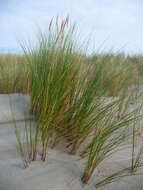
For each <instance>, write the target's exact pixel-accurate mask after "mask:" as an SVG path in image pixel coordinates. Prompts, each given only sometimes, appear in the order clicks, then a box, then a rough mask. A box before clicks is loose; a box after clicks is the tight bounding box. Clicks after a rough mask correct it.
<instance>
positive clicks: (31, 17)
mask: <svg viewBox="0 0 143 190" xmlns="http://www.w3.org/2000/svg"><path fill="white" fill-rule="evenodd" d="M68 14H69V15H70V18H71V20H72V22H76V23H77V25H78V31H79V33H80V36H81V37H82V38H83V39H84V38H87V37H90V40H91V43H90V44H91V45H90V51H95V50H100V51H109V50H115V51H116V50H119V51H125V52H126V53H141V52H143V0H118V1H117V0H116V1H115V0H0V51H4V50H5V51H7V50H9V51H17V50H19V49H20V46H19V42H18V40H23V39H26V38H27V39H30V40H31V39H34V35H35V34H36V31H37V28H38V27H40V28H41V29H42V30H46V29H47V28H48V23H49V20H50V19H51V18H52V17H56V16H57V15H59V17H61V18H62V17H65V16H66V15H68Z"/></svg>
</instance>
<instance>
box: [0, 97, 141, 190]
mask: <svg viewBox="0 0 143 190" xmlns="http://www.w3.org/2000/svg"><path fill="white" fill-rule="evenodd" d="M11 97H12V99H13V102H14V104H15V106H14V109H13V110H14V113H15V117H16V119H17V121H18V122H17V125H18V126H19V128H23V127H24V121H22V120H24V110H25V97H23V96H22V95H12V96H11ZM26 105H27V103H26ZM129 156H130V151H129V149H128V148H124V150H122V151H120V152H118V153H116V154H115V155H114V156H113V157H112V158H110V159H108V160H106V161H104V162H103V163H102V165H101V166H100V168H98V171H96V175H95V176H94V177H93V179H92V180H91V183H90V185H82V183H81V181H80V178H81V176H82V173H83V169H84V162H83V161H80V159H79V157H77V156H71V155H69V154H67V152H65V151H64V150H63V149H61V148H57V149H53V150H49V151H48V155H47V161H46V162H45V163H43V162H41V161H40V159H39V160H38V161H36V162H34V163H32V164H31V165H30V166H29V167H28V168H27V169H23V168H22V165H21V160H20V158H19V154H18V152H17V145H16V138H15V134H14V130H13V123H12V117H11V111H10V106H9V97H8V95H0V190H82V189H83V190H96V186H95V183H96V182H98V181H100V180H101V179H102V177H103V175H104V176H106V175H110V174H112V173H113V172H115V171H118V170H120V169H123V168H124V167H127V166H129V164H130V162H129V159H128V158H129ZM98 189H99V190H102V189H103V190H104V189H105V190H143V175H138V176H130V177H126V178H122V179H121V180H120V181H117V182H114V183H111V184H108V185H106V186H105V187H101V188H98Z"/></svg>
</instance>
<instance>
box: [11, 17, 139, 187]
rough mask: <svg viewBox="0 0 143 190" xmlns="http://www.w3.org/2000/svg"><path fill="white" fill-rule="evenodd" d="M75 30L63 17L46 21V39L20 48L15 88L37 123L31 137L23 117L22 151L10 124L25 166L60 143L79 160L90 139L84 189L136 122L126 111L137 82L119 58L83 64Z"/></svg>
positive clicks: (44, 36)
mask: <svg viewBox="0 0 143 190" xmlns="http://www.w3.org/2000/svg"><path fill="white" fill-rule="evenodd" d="M74 28H75V26H74V25H73V26H70V23H69V18H68V17H67V18H66V19H65V20H63V21H62V22H61V23H59V21H58V17H57V19H56V22H55V25H54V23H53V20H51V22H50V25H49V29H48V33H47V34H43V33H42V34H40V37H39V39H38V42H37V45H36V46H35V47H33V48H29V47H26V46H23V45H22V48H23V51H24V59H23V61H22V62H21V64H24V66H25V69H24V72H22V76H21V79H23V80H21V82H20V87H21V86H22V88H21V91H23V92H24V93H28V94H29V95H30V98H31V110H30V111H31V113H32V114H34V115H35V117H36V122H37V125H36V126H35V128H34V131H33V130H32V127H31V124H29V127H28V123H27V113H25V118H26V119H25V128H24V136H25V138H24V139H25V144H26V148H25V145H23V144H22V141H21V136H20V135H19V130H18V128H17V126H16V122H15V120H14V125H15V133H16V137H17V140H18V145H19V150H20V154H21V157H22V160H23V162H24V165H25V166H27V165H28V164H29V163H30V162H31V161H32V160H33V161H34V160H36V157H37V153H38V145H39V144H41V146H42V154H41V160H42V161H45V159H46V155H47V149H48V148H49V147H50V146H52V147H54V146H55V145H56V144H57V143H59V142H60V141H62V140H66V141H67V142H68V146H70V148H71V153H72V154H78V152H80V148H81V146H82V145H84V143H85V144H86V143H87V140H88V139H90V141H89V142H88V143H87V144H86V146H85V148H84V150H83V152H82V153H81V155H82V156H83V157H84V156H86V155H87V157H88V161H87V165H86V168H85V171H84V174H83V177H82V181H83V183H88V181H89V180H90V178H91V177H92V175H93V173H94V171H95V170H96V168H97V166H98V165H99V164H100V163H101V162H102V161H103V160H104V159H105V158H107V157H108V156H109V155H111V154H112V153H113V152H114V151H115V150H117V149H118V147H119V146H120V145H121V143H123V142H124V140H125V139H126V138H127V136H128V129H129V126H130V125H131V124H132V123H133V122H134V121H135V120H136V119H137V117H135V116H134V114H135V112H134V111H132V112H131V111H129V109H128V108H129V103H130V100H131V96H132V89H131V90H130V89H129V87H130V86H132V85H135V84H136V81H135V82H132V73H133V68H132V66H130V65H129V64H128V62H126V59H125V58H124V57H122V56H121V55H120V56H119V57H113V56H103V57H98V58H97V59H95V60H92V61H91V60H89V59H86V56H85V57H84V55H82V52H81V49H80V47H79V46H77V43H76V41H75V39H74ZM78 48H79V50H77V49H78ZM21 69H22V66H21V67H20V68H19V71H20V72H21V71H22V70H21ZM14 86H15V85H14ZM17 86H19V85H18V83H17Z"/></svg>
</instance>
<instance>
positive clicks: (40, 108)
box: [23, 17, 80, 161]
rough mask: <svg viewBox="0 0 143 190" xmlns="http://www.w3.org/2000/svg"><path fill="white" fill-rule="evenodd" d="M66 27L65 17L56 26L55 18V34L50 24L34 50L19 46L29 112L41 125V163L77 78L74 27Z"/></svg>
mask: <svg viewBox="0 0 143 190" xmlns="http://www.w3.org/2000/svg"><path fill="white" fill-rule="evenodd" d="M68 25H69V18H68V17H67V18H66V19H65V20H63V21H62V23H61V24H60V25H59V23H58V18H57V20H56V30H55V32H54V29H53V30H52V21H51V23H50V26H49V31H48V34H47V35H45V34H41V36H40V39H39V42H38V46H37V47H36V48H35V49H31V50H29V49H28V51H27V49H26V48H25V47H23V49H24V52H25V56H26V58H27V61H28V63H29V69H30V83H31V84H30V96H31V105H32V110H33V112H34V113H35V114H36V117H37V120H38V122H40V123H41V126H42V127H41V140H42V147H43V150H42V158H41V159H42V160H43V161H44V160H45V158H46V151H47V147H48V143H49V140H50V138H51V137H53V136H54V135H53V133H55V128H56V126H57V125H58V118H60V120H61V119H62V117H63V115H64V112H65V111H66V110H67V108H68V106H69V104H70V97H71V94H72V91H73V89H75V86H76V80H78V76H79V67H80V56H79V55H77V54H76V52H75V48H76V47H75V44H74V42H73V39H72V36H73V32H74V26H72V27H68Z"/></svg>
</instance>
